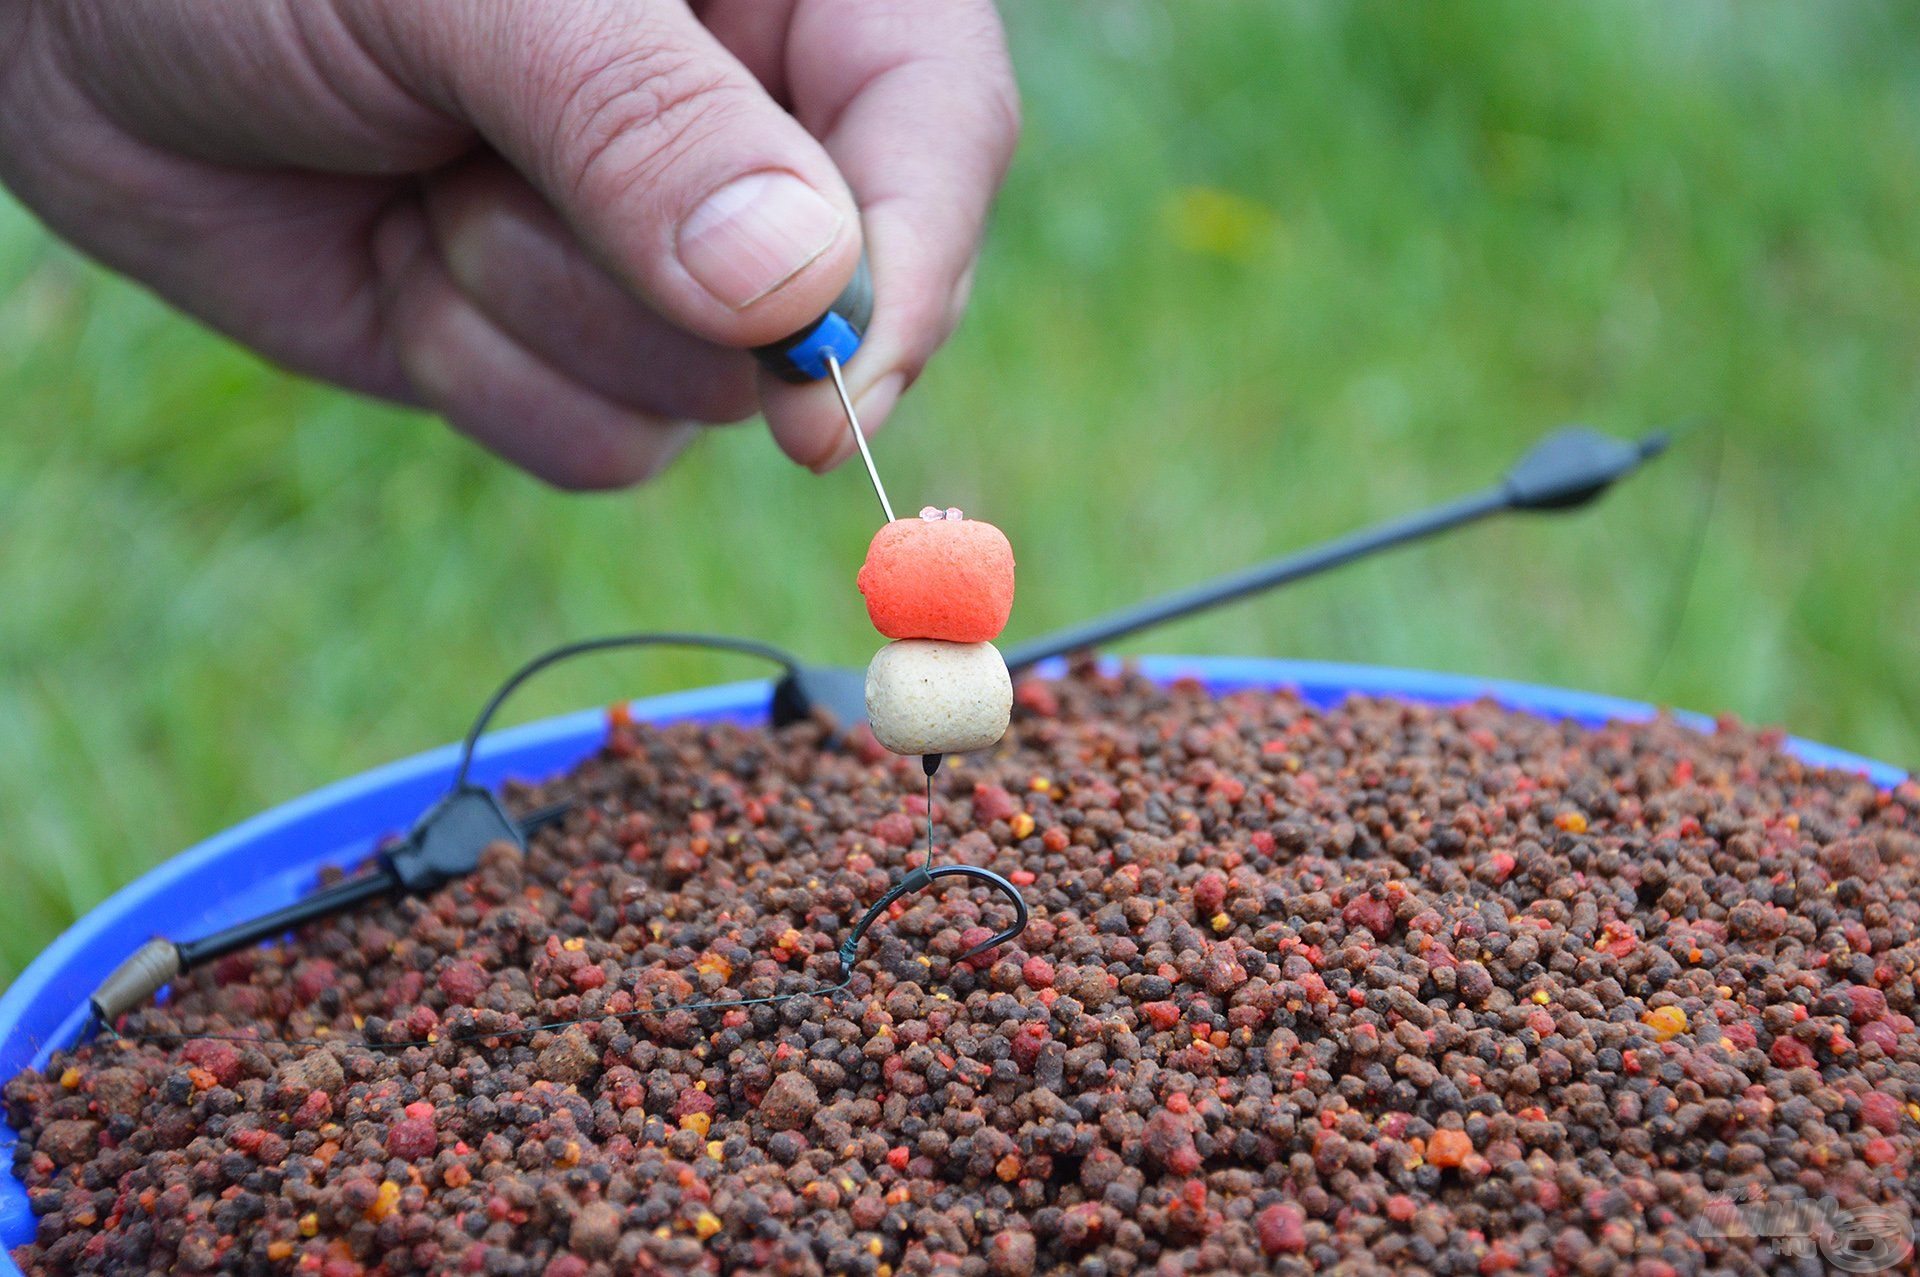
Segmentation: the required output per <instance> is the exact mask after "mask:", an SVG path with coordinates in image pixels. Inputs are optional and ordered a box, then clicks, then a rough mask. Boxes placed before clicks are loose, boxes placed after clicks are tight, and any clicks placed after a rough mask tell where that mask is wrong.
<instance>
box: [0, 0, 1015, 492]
mask: <svg viewBox="0 0 1920 1277" xmlns="http://www.w3.org/2000/svg"><path fill="white" fill-rule="evenodd" d="M789 112H790V113H789ZM1018 128H1019V108H1018V100H1017V95H1016V91H1015V88H1014V84H1013V79H1012V75H1011V72H1010V70H1009V67H1008V65H1007V58H1006V50H1005V44H1004V40H1003V37H1002V34H1001V30H1000V26H999V21H998V17H997V15H996V14H995V12H994V10H993V7H992V5H991V4H990V3H989V0H693V2H692V4H691V8H689V5H688V4H687V3H685V2H683V0H484V2H479V0H255V2H254V3H246V4H229V3H223V2H222V0H140V2H139V3H136V4H129V3H126V2H125V0H12V2H11V3H0V181H4V182H5V183H6V184H7V185H8V186H9V187H11V188H12V190H13V191H14V192H15V193H16V194H17V195H18V196H19V197H20V198H21V199H22V200H23V201H24V202H25V203H26V204H27V205H28V206H29V207H31V208H33V209H34V210H35V211H36V212H37V213H38V214H39V215H40V216H41V217H42V218H43V219H44V220H45V221H46V223H47V224H48V226H50V227H51V228H52V229H53V230H54V231H56V232H57V233H59V234H61V235H63V236H65V237H66V238H67V239H69V240H71V241H73V242H74V243H75V244H77V245H78V246H79V247H81V248H82V249H84V250H86V251H87V252H88V253H90V254H92V255H93V256H95V257H97V258H98V259H100V260H101V261H102V262H104V263H106V264H107V265H108V266H111V267H113V268H115V269H117V270H120V271H124V272H125V273H127V274H129V275H132V276H133V277H135V278H136V279H139V280H141V281H142V282H144V283H145V284H147V285H148V286H149V287H151V288H152V289H153V290H154V291H155V292H157V293H159V294H160V295H161V296H162V297H164V298H166V299H167V300H168V301H170V302H172V303H173V304H174V305H176V306H178V307H180V308H181V309H182V310H185V311H187V312H188V313H190V314H192V315H195V316H197V317H199V318H200V319H201V320H203V321H205V322H206V323H208V324H210V325H211V326H213V327H214V328H217V329H219V330H220V331H222V332H224V333H227V334H229V335H231V336H233V337H235V338H237V339H238V340H240V341H242V342H245V343H246V344H248V345H249V346H252V347H253V348H254V349H256V350H258V351H259V352H260V353H262V354H263V355H265V356H267V357H268V358H270V359H272V360H275V361H276V362H278V363H281V364H283V365H285V366H287V367H289V368H292V369H295V370H298V371H300V372H304V373H307V374H310V375H313V376H317V377H323V378H326V379H327V380H330V381H333V382H337V383H339V384H340V385H343V386H347V387H350V388H353V389H355V390H359V391H362V392H364V393H367V394H372V395H377V396H380V397H383V398H387V399H393V400H398V401H402V402H408V403H417V404H422V405H425V406H427V407H430V408H432V409H434V410H436V411H438V412H440V413H441V414H443V415H444V416H445V417H446V418H447V420H448V421H450V422H451V423H452V424H453V425H454V426H455V428H457V429H459V430H460V431H462V432H464V433H465V434H467V435H469V436H471V437H472V438H473V439H475V440H477V441H478V442H480V443H481V444H483V445H485V446H486V447H488V448H490V449H492V450H493V451H494V452H497V453H498V454H500V455H501V456H503V457H505V458H507V459H509V460H511V461H513V462H515V463H517V464H519V465H521V466H524V467H525V468H527V469H528V470H530V471H532V472H534V473H535V474H538V475H540V476H541V477H543V478H545V479H547V480H549V481H550V482H553V483H555V484H558V485H561V486H563V487H569V488H603V487H614V486H620V485H624V484H629V483H634V482H638V481H639V480H641V479H644V478H646V477H647V476H649V475H651V474H652V473H654V472H655V471H657V470H658V469H659V468H660V467H661V466H662V465H664V464H665V463H666V462H667V461H668V460H670V459H671V458H672V456H673V455H674V454H675V453H676V452H677V451H678V450H679V448H680V447H681V446H682V445H683V444H684V443H685V441H686V439H687V438H688V436H689V435H690V433H691V432H692V431H693V430H694V429H695V428H696V424H695V423H702V422H724V421H735V420H739V419H740V418H743V417H746V416H748V415H751V414H752V412H753V411H755V409H756V408H759V409H762V410H764V412H765V414H766V417H767V421H768V423H769V425H770V426H771V427H772V430H773V435H774V438H775V439H776V440H777V441H778V442H779V444H780V447H781V448H782V449H784V450H785V451H786V453H787V455H788V456H790V457H792V458H793V459H794V460H795V461H798V462H800V463H802V464H804V465H808V466H811V467H813V468H815V469H827V468H830V467H832V466H834V465H837V464H838V463H839V462H840V461H842V460H844V459H845V458H846V456H847V455H848V454H849V453H850V452H851V451H852V449H853V443H852V440H851V439H850V438H848V437H847V432H846V429H845V423H844V417H843V416H842V415H841V414H840V411H839V407H838V403H837V400H835V398H834V397H833V392H832V390H831V388H829V387H826V386H822V385H813V386H792V385H787V384H785V383H782V382H780V381H778V380H776V379H774V378H772V377H770V376H768V375H766V374H764V373H760V372H758V371H757V368H756V365H755V364H754V363H753V361H752V358H751V356H749V355H748V354H746V353H745V351H744V349H743V348H744V347H748V346H752V345H758V344H762V343H765V342H769V341H775V340H778V339H780V338H783V337H785V336H787V335H788V334H789V333H792V332H794V331H795V330H797V329H800V328H803V327H805V326H806V325H807V324H809V323H811V322H812V321H813V320H814V319H816V318H817V317H818V316H819V315H820V314H821V313H822V312H823V311H825V310H826V309H827V307H828V306H829V305H830V304H831V303H832V302H833V300H834V298H835V297H836V296H837V295H838V294H839V292H840V290H841V289H842V288H843V287H844V286H845V285H846V283H847V281H848V280H849V279H850V278H851V277H852V274H853V271H854V267H855V265H856V263H857V261H858V259H859V256H860V251H861V244H862V226H863V224H864V229H865V235H866V248H867V252H868V255H869V260H870V262H871V265H872V270H873V277H874V293H875V308H874V318H873V322H872V324H871V326H870V328H869V329H868V332H867V335H866V341H865V344H864V346H863V347H862V349H861V351H860V354H859V355H858V356H857V357H856V358H855V359H853V360H852V361H851V362H850V363H849V365H848V368H847V376H848V382H849V390H850V391H851V392H852V394H853V395H854V397H855V401H856V403H857V404H858V406H859V410H860V416H861V421H862V424H863V425H865V426H866V428H867V429H868V430H869V431H871V430H872V429H873V428H874V427H876V426H878V425H879V423H880V422H881V421H883V420H884V419H885V417H886V415H887V413H888V411H889V410H890V409H891V408H892V407H893V404H894V401H895V400H896V399H897V398H898V396H899V394H900V392H901V391H902V390H903V389H905V387H906V386H907V385H909V384H910V383H911V382H912V381H913V379H914V377H915V376H916V375H917V374H918V373H919V371H920V368H921V366H922V365H923V364H924V363H925V361H926V360H927V358H928V357H929V356H930V355H931V354H932V353H933V351H934V350H935V349H937V348H938V347H939V345H940V344H941V342H943V341H944V340H945V339H946V337H947V335H948V334H949V333H950V332H951V330H952V328H953V326H954V324H955V322H956V321H957V320H958V318H959V314H960V311H961V309H962V307H963V305H964V304H965V300H966V294H967V288H968V283H969V281H970V278H971V272H972V264H973V260H974V255H975V251H976V248H977V244H978V240H979V235H980V231H981V226H982V223H983V221H984V219H985V216H986V212H987V207H988V205H989V203H990V201H991V199H992V196H993V193H994V192H995V190H996V189H997V188H998V186H999V183H1000V180H1001V177H1002V175H1003V174H1004V171H1005V168H1006V164H1007V161H1008V159H1009V157H1010V154H1011V151H1012V147H1013V143H1014V139H1015V136H1016V134H1017V132H1018Z"/></svg>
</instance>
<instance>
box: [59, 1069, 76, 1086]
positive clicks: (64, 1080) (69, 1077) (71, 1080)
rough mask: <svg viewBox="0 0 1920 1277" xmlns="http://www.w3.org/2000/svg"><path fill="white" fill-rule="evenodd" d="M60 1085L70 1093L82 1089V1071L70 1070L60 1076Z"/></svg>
mask: <svg viewBox="0 0 1920 1277" xmlns="http://www.w3.org/2000/svg"><path fill="white" fill-rule="evenodd" d="M60 1085H61V1086H64V1087H66V1088H67V1089H68V1090H69V1091H77V1090H79V1089H80V1070H79V1069H68V1070H67V1071H66V1072H65V1073H62V1074H61V1075H60Z"/></svg>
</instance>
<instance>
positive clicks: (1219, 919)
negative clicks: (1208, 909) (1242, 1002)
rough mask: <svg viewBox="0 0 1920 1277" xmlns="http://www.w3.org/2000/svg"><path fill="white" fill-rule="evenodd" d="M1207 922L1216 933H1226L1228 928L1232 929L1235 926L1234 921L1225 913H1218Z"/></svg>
mask: <svg viewBox="0 0 1920 1277" xmlns="http://www.w3.org/2000/svg"><path fill="white" fill-rule="evenodd" d="M1207 921H1208V923H1209V925H1211V926H1212V927H1213V929H1214V930H1215V931H1225V930H1226V929H1227V928H1228V927H1231V926H1232V925H1233V919H1232V918H1229V917H1227V915H1226V914H1224V913H1216V914H1214V915H1213V917H1211V918H1209V919H1208V920H1207Z"/></svg>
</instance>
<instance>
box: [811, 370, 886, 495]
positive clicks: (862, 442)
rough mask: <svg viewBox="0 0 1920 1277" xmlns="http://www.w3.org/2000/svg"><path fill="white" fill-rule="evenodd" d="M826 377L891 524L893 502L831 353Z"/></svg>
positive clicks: (874, 490)
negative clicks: (829, 381) (868, 447)
mask: <svg viewBox="0 0 1920 1277" xmlns="http://www.w3.org/2000/svg"><path fill="white" fill-rule="evenodd" d="M827 375H828V376H829V377H831V378H833V388H834V390H835V391H837V392H838V393H839V395H840V406H841V407H842V408H845V409H846V410H847V429H849V430H851V431H853V442H854V444H855V445H856V446H857V447H858V448H859V449H860V460H862V461H864V462H866V463H867V478H869V479H871V480H873V495H875V496H876V497H879V498H880V510H881V512H882V513H883V514H885V515H886V516H887V522H888V523H892V522H893V502H891V501H889V500H887V488H886V485H885V484H883V483H881V482H880V471H879V470H878V469H876V468H875V467H874V464H873V453H872V452H870V451H868V450H867V436H866V435H865V434H864V433H863V432H862V431H861V429H860V418H858V417H856V416H855V415H854V413H853V400H852V399H851V398H850V397H849V396H848V395H847V383H846V381H845V379H843V378H842V377H841V376H840V361H839V359H837V358H835V357H834V355H833V354H832V352H828V354H827Z"/></svg>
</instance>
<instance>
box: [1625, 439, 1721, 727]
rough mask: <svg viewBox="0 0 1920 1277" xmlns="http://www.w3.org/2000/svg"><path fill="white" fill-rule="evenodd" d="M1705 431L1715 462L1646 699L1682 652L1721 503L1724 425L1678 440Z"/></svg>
mask: <svg viewBox="0 0 1920 1277" xmlns="http://www.w3.org/2000/svg"><path fill="white" fill-rule="evenodd" d="M1703 430H1704V431H1705V432H1706V433H1708V434H1710V435H1711V437H1712V439H1713V459H1712V462H1711V464H1709V465H1708V467H1707V482H1706V492H1705V494H1704V496H1703V497H1702V498H1701V500H1700V507H1699V512H1698V513H1697V514H1696V515H1695V516H1694V520H1693V529H1692V531H1691V534H1690V535H1689V537H1688V542H1689V549H1688V551H1687V557H1686V571H1685V573H1684V575H1683V576H1682V577H1681V582H1680V588H1679V590H1678V591H1676V592H1675V594H1674V596H1673V599H1672V601H1671V602H1670V603H1668V605H1667V616H1666V620H1665V622H1664V623H1663V624H1662V625H1661V627H1660V628H1661V630H1662V631H1663V633H1662V635H1661V638H1660V639H1659V641H1658V642H1657V643H1655V644H1654V645H1653V646H1652V647H1651V648H1649V651H1650V652H1651V653H1652V659H1651V660H1650V661H1649V663H1648V665H1647V668H1646V673H1645V674H1644V675H1643V676H1642V682H1643V685H1644V686H1645V687H1646V689H1647V690H1646V691H1645V692H1643V693H1642V694H1641V699H1643V700H1649V699H1652V698H1653V691H1654V688H1655V687H1656V686H1657V685H1658V683H1659V680H1660V676H1661V675H1663V674H1665V673H1666V670H1667V663H1668V662H1669V661H1671V660H1672V659H1673V654H1674V652H1675V651H1677V650H1678V649H1679V646H1680V636H1681V631H1682V630H1683V629H1684V628H1685V626H1686V621H1687V613H1688V611H1689V609H1690V607H1691V605H1692V602H1693V591H1694V586H1695V584H1696V583H1697V582H1698V579H1699V576H1700V561H1701V559H1703V558H1705V557H1706V552H1707V533H1708V531H1709V530H1710V528H1711V526H1712V523H1713V515H1714V511H1715V508H1716V507H1717V505H1718V503H1719V496H1720V481H1721V477H1722V475H1723V473H1724V471H1725V469H1726V463H1727V428H1726V425H1725V423H1723V422H1719V421H1713V422H1709V423H1704V424H1701V423H1695V424H1693V425H1689V426H1685V427H1683V428H1681V429H1680V430H1678V431H1676V432H1675V441H1676V442H1678V443H1686V442H1688V441H1689V440H1690V439H1691V438H1692V437H1694V436H1695V435H1697V434H1698V433H1700V432H1701V431H1703Z"/></svg>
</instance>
